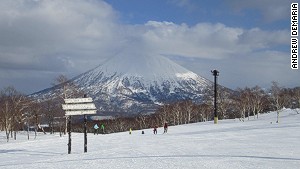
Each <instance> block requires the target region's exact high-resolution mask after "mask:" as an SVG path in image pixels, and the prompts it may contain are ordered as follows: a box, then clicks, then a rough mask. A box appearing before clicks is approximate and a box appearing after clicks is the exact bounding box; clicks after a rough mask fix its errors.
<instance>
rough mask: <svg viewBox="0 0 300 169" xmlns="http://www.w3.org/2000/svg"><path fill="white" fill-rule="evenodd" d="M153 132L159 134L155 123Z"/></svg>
mask: <svg viewBox="0 0 300 169" xmlns="http://www.w3.org/2000/svg"><path fill="white" fill-rule="evenodd" d="M153 134H157V125H155V126H154V128H153Z"/></svg>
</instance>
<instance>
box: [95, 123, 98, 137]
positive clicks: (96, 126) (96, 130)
mask: <svg viewBox="0 0 300 169" xmlns="http://www.w3.org/2000/svg"><path fill="white" fill-rule="evenodd" d="M98 129H99V126H98V124H97V123H96V124H95V125H94V135H95V134H96V133H97V135H98V133H99V132H98Z"/></svg>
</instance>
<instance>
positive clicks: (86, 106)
mask: <svg viewBox="0 0 300 169" xmlns="http://www.w3.org/2000/svg"><path fill="white" fill-rule="evenodd" d="M62 108H63V110H95V109H96V106H95V104H94V103H84V104H63V105H62Z"/></svg>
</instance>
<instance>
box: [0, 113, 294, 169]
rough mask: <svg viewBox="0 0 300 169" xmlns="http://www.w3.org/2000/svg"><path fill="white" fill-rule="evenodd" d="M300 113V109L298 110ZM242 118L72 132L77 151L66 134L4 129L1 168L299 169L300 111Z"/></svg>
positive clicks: (0, 147) (0, 158)
mask: <svg viewBox="0 0 300 169" xmlns="http://www.w3.org/2000/svg"><path fill="white" fill-rule="evenodd" d="M298 111H299V112H300V110H298ZM280 116H281V117H280V123H279V124H277V123H276V112H271V113H266V114H263V115H260V116H259V119H254V118H253V117H251V118H250V120H249V121H248V120H246V121H245V122H241V121H239V120H238V119H235V120H221V121H219V124H217V125H214V124H213V122H205V123H195V124H187V125H181V126H171V127H169V132H168V134H162V132H163V129H162V128H159V129H158V134H157V135H153V134H152V129H147V130H144V131H145V134H144V135H142V134H141V131H133V133H132V134H131V135H129V133H128V132H124V133H116V134H109V135H93V134H88V152H87V153H83V134H82V133H72V154H67V142H68V137H67V135H66V136H64V137H59V135H50V134H47V135H43V134H39V135H38V137H37V139H35V140H34V139H33V133H31V134H32V135H31V139H30V140H29V141H28V140H27V135H26V133H20V134H18V136H17V137H18V139H17V140H16V141H15V140H10V142H8V143H7V142H6V140H5V136H4V132H1V133H0V168H1V169H2V168H4V169H6V168H7V169H16V168H24V169H25V168H28V169H40V168H42V169H47V168H55V169H60V168H61V169H68V168H70V169H77V168H79V169H94V168H103V169H104V168H105V169H124V168H130V169H147V168H149V169H156V168H158V169H159V168H161V169H168V168H170V169H185V168H190V169H192V168H193V169H194V168H199V169H202V168H210V169H216V168H218V169H232V168H234V169H248V168H249V169H250V168H251V169H252V168H261V169H267V168H270V169H283V168H287V169H297V168H300V123H299V122H300V114H297V113H296V111H295V110H290V109H284V110H283V111H282V112H281V114H280Z"/></svg>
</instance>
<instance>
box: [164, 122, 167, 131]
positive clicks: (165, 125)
mask: <svg viewBox="0 0 300 169" xmlns="http://www.w3.org/2000/svg"><path fill="white" fill-rule="evenodd" d="M167 132H168V122H165V124H164V133H167Z"/></svg>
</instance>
